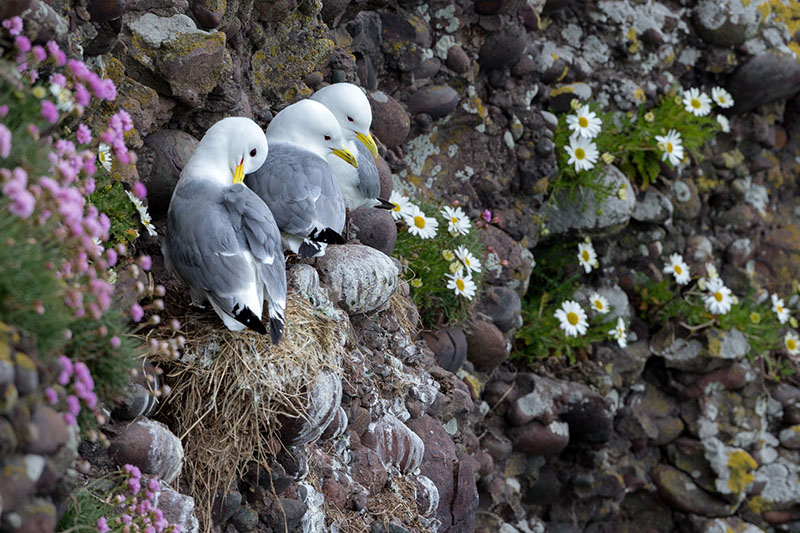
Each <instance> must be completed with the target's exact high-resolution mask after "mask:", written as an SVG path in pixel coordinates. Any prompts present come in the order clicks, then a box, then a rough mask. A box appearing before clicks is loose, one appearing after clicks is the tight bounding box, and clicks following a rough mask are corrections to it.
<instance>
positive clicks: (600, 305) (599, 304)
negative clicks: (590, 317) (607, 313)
mask: <svg viewBox="0 0 800 533" xmlns="http://www.w3.org/2000/svg"><path fill="white" fill-rule="evenodd" d="M594 307H595V309H599V310H602V309H603V302H601V301H600V300H595V301H594Z"/></svg>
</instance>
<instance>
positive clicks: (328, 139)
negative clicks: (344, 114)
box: [322, 135, 331, 141]
mask: <svg viewBox="0 0 800 533" xmlns="http://www.w3.org/2000/svg"><path fill="white" fill-rule="evenodd" d="M322 138H323V139H325V140H326V141H330V140H331V136H330V135H325V136H324V137H322Z"/></svg>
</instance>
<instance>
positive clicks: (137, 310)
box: [131, 304, 144, 322]
mask: <svg viewBox="0 0 800 533" xmlns="http://www.w3.org/2000/svg"><path fill="white" fill-rule="evenodd" d="M143 317H144V310H143V309H142V306H141V305H139V304H133V305H132V306H131V318H132V319H133V321H134V322H139V321H140V320H141V319H142V318H143Z"/></svg>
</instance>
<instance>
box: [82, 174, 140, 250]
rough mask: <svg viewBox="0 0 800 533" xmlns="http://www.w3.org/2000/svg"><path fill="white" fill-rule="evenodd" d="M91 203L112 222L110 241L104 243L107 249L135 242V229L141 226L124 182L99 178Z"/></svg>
mask: <svg viewBox="0 0 800 533" xmlns="http://www.w3.org/2000/svg"><path fill="white" fill-rule="evenodd" d="M89 203H91V204H92V205H93V206H95V207H96V208H97V210H98V211H100V212H101V213H105V214H106V216H108V219H109V220H110V221H111V227H110V228H109V230H108V240H107V241H106V242H105V243H104V244H105V246H106V248H108V247H110V246H113V245H115V244H117V243H120V242H122V243H129V242H133V241H134V240H135V239H136V237H138V235H139V234H138V233H137V231H136V229H134V228H137V227H138V226H139V215H138V213H137V211H136V207H135V206H134V205H133V203H132V202H131V200H130V198H128V195H127V194H125V187H123V186H122V182H119V181H114V180H113V179H112V178H110V177H109V176H108V175H104V176H101V177H99V178H98V179H97V180H96V187H95V190H94V192H93V193H92V194H90V195H89Z"/></svg>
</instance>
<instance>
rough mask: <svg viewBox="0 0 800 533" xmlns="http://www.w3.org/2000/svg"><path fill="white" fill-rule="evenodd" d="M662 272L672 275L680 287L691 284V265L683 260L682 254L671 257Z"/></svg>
mask: <svg viewBox="0 0 800 533" xmlns="http://www.w3.org/2000/svg"><path fill="white" fill-rule="evenodd" d="M662 272H664V274H672V275H673V276H674V277H675V282H676V283H677V284H678V285H686V284H687V283H689V279H690V276H689V265H687V264H686V262H685V261H684V260H683V257H682V256H681V254H672V255H670V256H669V263H667V264H666V265H664V268H663V269H662Z"/></svg>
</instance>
